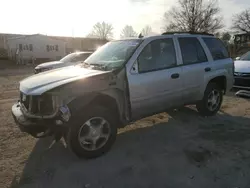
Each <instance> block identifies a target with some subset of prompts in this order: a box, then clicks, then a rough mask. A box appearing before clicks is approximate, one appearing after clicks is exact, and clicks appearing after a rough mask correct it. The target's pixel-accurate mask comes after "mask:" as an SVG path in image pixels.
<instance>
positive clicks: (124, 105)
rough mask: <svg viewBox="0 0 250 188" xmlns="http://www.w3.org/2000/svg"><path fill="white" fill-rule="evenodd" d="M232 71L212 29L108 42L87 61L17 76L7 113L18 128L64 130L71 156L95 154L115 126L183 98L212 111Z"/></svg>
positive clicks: (37, 132)
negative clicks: (13, 98)
mask: <svg viewBox="0 0 250 188" xmlns="http://www.w3.org/2000/svg"><path fill="white" fill-rule="evenodd" d="M233 70H234V67H233V60H232V59H231V58H230V57H229V54H228V52H227V49H226V48H225V46H224V45H223V43H222V41H220V40H219V39H217V38H216V37H214V36H213V35H210V34H204V33H200V34H199V33H197V34H190V33H180V34H179V33H164V34H162V35H159V36H150V37H145V38H137V39H125V40H118V41H111V42H108V43H107V44H105V45H104V46H102V47H100V48H99V49H98V50H96V51H95V52H94V53H93V54H92V55H91V56H90V57H89V58H88V59H86V60H85V62H84V63H81V64H79V65H77V66H71V67H67V68H61V69H57V70H52V71H48V72H45V73H43V74H37V75H33V76H31V77H28V78H26V79H24V80H22V81H21V82H20V100H19V101H17V103H16V104H14V105H13V106H12V114H13V117H14V119H15V121H16V122H17V124H18V125H19V127H20V129H21V130H22V131H24V132H27V133H29V134H31V135H33V136H34V137H37V138H40V137H46V136H50V135H54V136H55V140H56V139H57V140H59V138H60V135H61V137H64V138H65V140H66V142H67V146H68V147H69V148H71V149H72V151H73V152H75V154H76V155H78V156H79V157H86V158H92V157H97V156H100V155H102V154H103V153H105V152H107V151H108V150H109V149H110V148H111V146H112V145H113V143H114V142H115V139H116V135H117V129H118V128H121V127H124V126H126V125H128V124H130V123H131V122H133V121H136V120H139V119H141V118H143V117H147V116H150V115H153V114H156V113H160V112H164V111H166V110H167V109H169V108H175V107H180V106H183V105H188V104H195V105H196V107H197V110H198V111H199V112H200V114H201V115H203V116H213V115H215V114H216V113H217V112H218V111H219V109H220V106H221V104H222V100H223V95H224V94H225V93H226V91H228V90H230V89H231V88H232V86H233V81H234V77H233ZM149 139H150V138H149Z"/></svg>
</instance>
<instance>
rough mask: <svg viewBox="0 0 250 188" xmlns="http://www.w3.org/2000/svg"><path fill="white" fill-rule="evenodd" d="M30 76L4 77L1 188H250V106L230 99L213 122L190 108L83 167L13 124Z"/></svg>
mask: <svg viewBox="0 0 250 188" xmlns="http://www.w3.org/2000/svg"><path fill="white" fill-rule="evenodd" d="M10 73H11V74H10ZM28 74H32V68H30V67H25V68H23V67H22V68H18V69H17V68H16V69H14V68H13V69H11V70H6V69H5V70H2V71H0V139H1V140H0V144H1V145H0V160H1V161H0V187H13V188H15V187H22V188H24V187H25V188H26V187H28V188H29V187H30V188H34V187H46V188H50V187H60V188H63V187H65V188H66V187H72V188H73V187H74V188H78V187H79V188H84V187H87V188H100V187H108V188H111V187H114V188H118V187H119V188H122V187H129V188H132V187H136V188H138V187H171V188H175V187H176V188H177V187H178V188H179V187H186V188H187V187H190V188H191V187H192V188H196V187H197V188H200V187H203V188H211V187H213V188H217V187H218V188H236V187H240V188H243V187H244V188H245V187H248V188H249V187H250V179H249V177H250V102H249V100H247V99H242V98H236V97H234V96H233V95H231V96H226V97H225V98H224V103H223V107H222V109H221V112H220V113H219V114H218V115H217V116H215V117H210V118H203V117H200V116H199V115H198V114H197V112H196V110H195V108H193V107H185V108H182V109H179V110H176V111H169V112H166V113H162V114H158V115H155V116H152V117H149V118H146V119H143V120H141V121H138V122H136V123H134V124H132V125H129V126H127V127H126V128H124V129H121V130H119V136H118V138H117V142H116V143H115V145H114V147H113V148H112V150H111V151H110V152H109V153H107V154H106V155H104V156H102V157H100V158H97V159H93V160H80V159H78V158H77V157H76V156H74V154H72V153H70V152H69V151H68V150H67V149H66V148H64V147H63V144H62V143H58V144H56V145H55V146H54V147H53V148H52V149H50V150H48V149H47V148H48V146H49V144H50V142H51V139H40V140H38V139H34V138H32V137H31V136H28V135H27V134H25V133H21V132H20V131H19V129H18V128H17V126H16V125H15V124H14V121H13V119H12V117H11V113H10V109H11V106H12V104H13V103H14V102H15V101H16V100H17V98H18V81H19V80H20V79H22V78H23V77H26V76H27V75H28ZM8 75H10V76H8Z"/></svg>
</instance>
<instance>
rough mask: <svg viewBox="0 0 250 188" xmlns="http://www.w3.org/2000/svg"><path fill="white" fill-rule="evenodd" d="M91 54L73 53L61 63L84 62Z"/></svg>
mask: <svg viewBox="0 0 250 188" xmlns="http://www.w3.org/2000/svg"><path fill="white" fill-rule="evenodd" d="M90 54H91V53H72V54H69V55H67V56H65V57H64V58H62V59H61V60H60V61H61V62H63V63H68V62H78V61H84V60H85V59H87V58H88V57H89V56H90Z"/></svg>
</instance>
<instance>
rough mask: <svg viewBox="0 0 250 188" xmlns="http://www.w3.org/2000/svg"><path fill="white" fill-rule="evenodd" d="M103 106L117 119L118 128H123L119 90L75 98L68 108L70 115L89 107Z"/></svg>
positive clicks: (121, 94)
mask: <svg viewBox="0 0 250 188" xmlns="http://www.w3.org/2000/svg"><path fill="white" fill-rule="evenodd" d="M94 105H96V106H103V107H105V108H108V109H109V110H111V113H112V114H113V115H114V117H117V120H118V121H119V122H120V124H121V125H120V126H121V127H122V126H123V123H122V122H123V111H124V110H123V109H124V100H123V92H122V91H120V90H117V89H115V90H109V91H103V92H95V93H89V94H84V95H82V96H78V97H76V98H75V99H74V100H72V101H71V102H70V103H69V104H68V107H69V109H70V111H71V113H72V115H74V114H77V113H79V112H80V111H83V114H84V111H85V110H88V109H90V108H91V106H94Z"/></svg>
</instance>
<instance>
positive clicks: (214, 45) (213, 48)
mask: <svg viewBox="0 0 250 188" xmlns="http://www.w3.org/2000/svg"><path fill="white" fill-rule="evenodd" d="M203 40H204V42H205V43H206V45H207V47H208V49H209V51H210V53H211V55H212V57H213V59H214V60H220V59H226V58H229V54H228V51H227V49H226V47H225V45H224V44H223V42H222V41H221V40H219V39H217V38H203Z"/></svg>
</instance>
